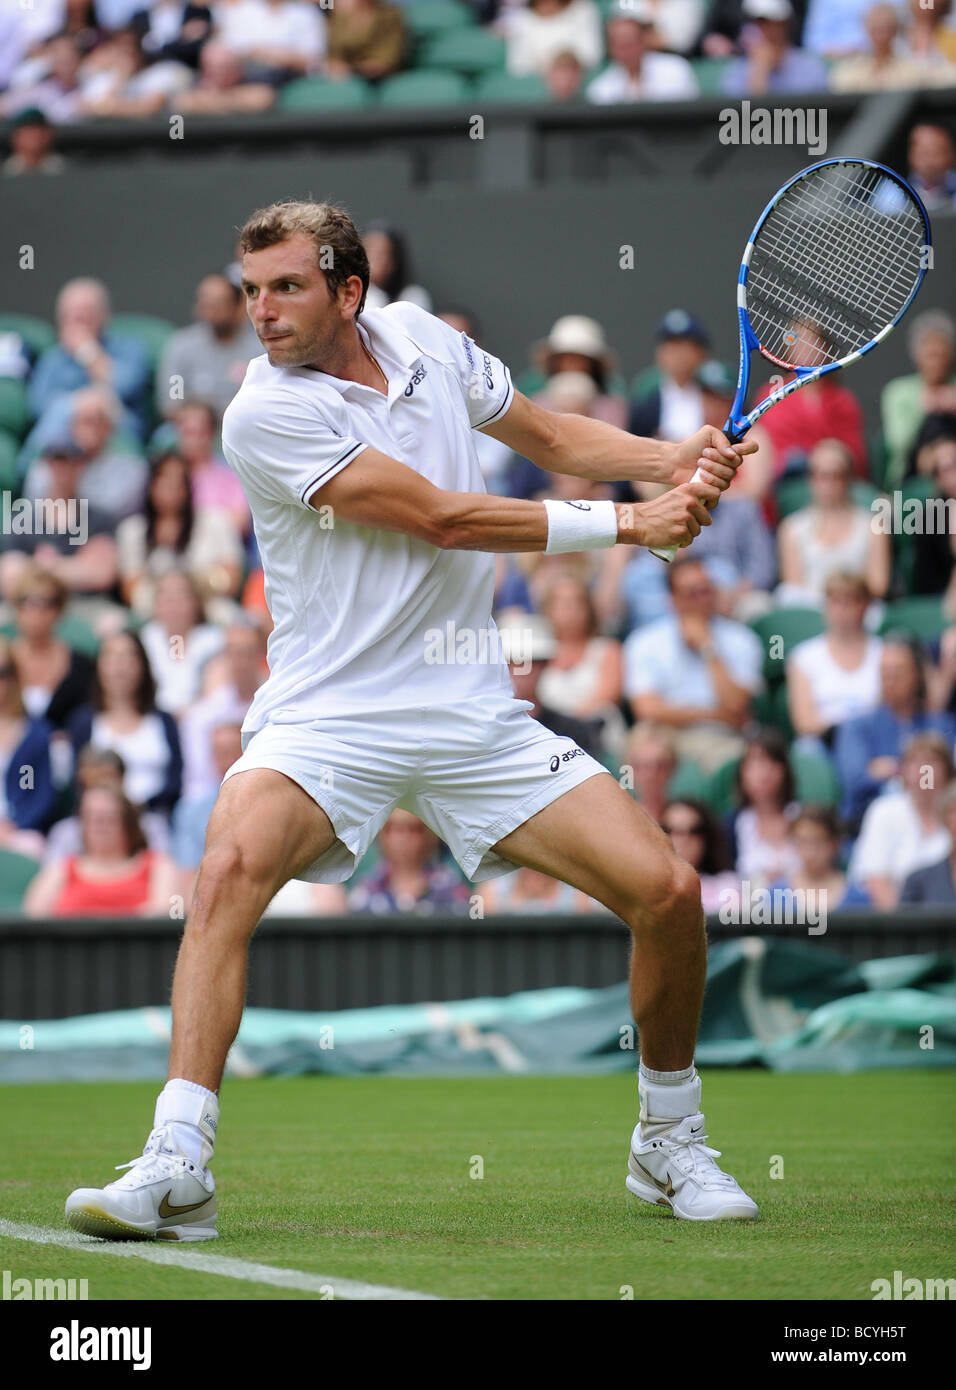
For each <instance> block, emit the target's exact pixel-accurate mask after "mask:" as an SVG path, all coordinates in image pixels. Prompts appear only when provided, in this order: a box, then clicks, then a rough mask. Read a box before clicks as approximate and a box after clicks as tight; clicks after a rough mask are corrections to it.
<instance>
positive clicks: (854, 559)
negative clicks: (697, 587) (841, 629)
mask: <svg viewBox="0 0 956 1390" xmlns="http://www.w3.org/2000/svg"><path fill="white" fill-rule="evenodd" d="M807 473H808V477H809V479H810V503H809V505H808V506H806V507H801V508H800V509H799V510H798V511H795V512H793V513H792V514H791V515H790V516H788V517H786V518H785V519H784V520H783V521H782V522H781V523H780V527H779V530H778V532H777V545H778V547H779V553H780V587H779V588H778V589H777V592H776V594H775V598H776V600H777V602H778V603H783V604H797V605H799V606H804V607H808V608H815V607H817V606H819V604H820V603H821V601H822V599H823V594H824V590H825V588H826V582H827V580H828V579H829V577H830V575H831V574H834V573H836V572H837V571H838V570H843V571H844V572H846V571H849V572H850V573H851V574H862V575H863V577H864V579H865V580H866V584H867V588H868V589H869V591H870V594H871V596H872V597H873V598H883V597H884V595H885V594H886V591H887V589H888V587H889V582H890V538H889V536H888V535H886V534H885V533H883V532H881V531H877V530H875V529H874V527H873V513H872V512H871V510H870V509H869V507H865V506H861V505H860V504H858V503H857V502H855V501H854V500H853V496H852V493H851V491H850V488H851V485H852V482H853V456H852V454H851V453H850V451H849V449H848V448H847V447H846V445H845V444H843V443H842V442H841V441H840V440H839V439H822V440H821V441H820V443H819V444H816V445H814V447H813V449H812V450H811V451H810V461H809V467H808V470H807ZM721 505H723V504H721ZM720 510H721V508H720V507H718V508H717V511H718V513H719V512H720ZM715 519H716V518H715Z"/></svg>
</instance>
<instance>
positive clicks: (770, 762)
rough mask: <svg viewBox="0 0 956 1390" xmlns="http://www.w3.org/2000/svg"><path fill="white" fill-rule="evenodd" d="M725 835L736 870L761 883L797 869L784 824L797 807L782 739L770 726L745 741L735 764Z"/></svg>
mask: <svg viewBox="0 0 956 1390" xmlns="http://www.w3.org/2000/svg"><path fill="white" fill-rule="evenodd" d="M735 790H736V799H737V803H738V806H739V808H740V809H739V810H737V811H736V812H735V813H734V815H733V817H732V818H731V823H730V824H731V835H732V843H733V853H734V860H735V863H736V868H737V874H738V876H739V877H740V878H741V879H747V880H748V881H749V882H750V883H753V884H755V885H756V886H758V887H761V888H767V887H769V886H770V884H771V883H773V882H774V881H775V880H776V879H778V878H786V877H788V875H790V874H792V873H795V872H796V871H797V869H798V868H799V859H798V857H797V854H796V851H795V850H794V848H793V845H792V843H791V839H790V828H791V825H792V824H793V819H794V816H795V815H796V813H797V811H798V810H799V807H798V805H797V802H796V784H795V782H794V778H793V769H792V767H791V766H790V757H789V754H788V751H787V741H786V739H785V738H784V737H783V735H782V734H781V733H779V732H778V730H776V729H763V730H761V732H760V733H758V734H756V735H754V737H753V738H751V739H749V740H748V741H747V747H746V749H745V750H744V754H743V757H742V758H741V759H740V762H739V763H738V764H737V775H736V788H735Z"/></svg>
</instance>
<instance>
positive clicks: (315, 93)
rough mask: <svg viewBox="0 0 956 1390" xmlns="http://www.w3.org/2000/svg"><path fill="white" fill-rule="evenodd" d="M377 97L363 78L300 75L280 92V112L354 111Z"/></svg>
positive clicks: (278, 104)
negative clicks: (335, 79)
mask: <svg viewBox="0 0 956 1390" xmlns="http://www.w3.org/2000/svg"><path fill="white" fill-rule="evenodd" d="M373 100H374V97H373V94H372V89H371V87H370V86H369V85H368V83H367V82H363V81H362V79H361V77H346V78H343V79H342V80H341V81H338V82H332V81H330V80H329V78H327V77H300V78H297V79H296V80H295V81H294V82H289V83H287V84H286V86H285V87H283V88H282V89H281V91H280V92H279V100H278V102H277V103H276V105H277V108H278V110H280V111H353V110H355V109H356V108H357V107H359V106H368V105H370V104H371V102H372V101H373Z"/></svg>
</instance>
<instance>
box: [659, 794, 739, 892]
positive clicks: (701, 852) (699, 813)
mask: <svg viewBox="0 0 956 1390" xmlns="http://www.w3.org/2000/svg"><path fill="white" fill-rule="evenodd" d="M661 829H662V830H663V831H664V833H665V834H666V835H669V836H670V838H671V841H672V843H673V845H674V849H675V850H676V852H677V853H678V854H679V855H680V857H681V858H682V859H686V860H687V862H688V864H690V866H691V868H694V869H696V870H697V873H698V875H699V877H700V895H701V903H702V906H703V909H704V911H705V912H706V913H714V912H717V911H718V910H719V909H720V908H721V907H722V906H723V904H724V903H725V902H726V901H727V898H726V895H727V894H728V893H739V891H740V879H739V877H738V875H737V874H736V873H734V871H733V869H732V868H731V863H730V856H729V854H728V852H727V843H726V840H725V839H724V832H723V830H722V829H721V825H720V822H719V821H718V819H717V817H716V816H715V815H714V813H713V811H712V810H711V808H710V807H709V806H708V805H707V803H706V802H704V801H698V800H697V798H696V797H691V796H682V797H678V798H677V799H676V800H675V801H669V802H668V803H667V805H666V806H665V807H664V814H663V816H662V817H661Z"/></svg>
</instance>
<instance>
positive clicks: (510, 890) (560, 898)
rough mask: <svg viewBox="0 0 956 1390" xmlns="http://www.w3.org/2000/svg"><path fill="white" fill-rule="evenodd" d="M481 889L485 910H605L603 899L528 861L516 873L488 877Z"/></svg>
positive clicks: (563, 912) (561, 912) (558, 913)
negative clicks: (532, 865) (532, 866)
mask: <svg viewBox="0 0 956 1390" xmlns="http://www.w3.org/2000/svg"><path fill="white" fill-rule="evenodd" d="M477 893H478V896H479V897H480V898H481V900H482V908H483V910H484V911H485V912H500V913H505V912H514V913H516V914H518V915H520V916H522V917H526V916H529V915H530V916H536V915H538V914H544V913H553V914H554V915H555V916H561V917H565V916H569V915H571V914H573V913H578V912H594V911H595V910H597V911H598V912H602V911H604V908H603V907H602V905H601V903H599V902H595V900H594V899H593V898H589V897H588V895H587V894H586V893H582V892H580V890H579V889H577V888H572V887H571V885H570V884H569V883H562V882H561V880H560V879H557V878H552V877H551V875H550V874H545V873H542V872H541V870H540V869H531V868H529V867H528V866H527V865H524V866H523V867H522V868H520V869H516V870H515V872H514V873H513V874H502V875H501V876H500V877H499V878H496V879H495V880H494V881H493V882H491V883H489V882H488V881H487V880H486V881H485V882H484V883H482V884H481V885H480V887H479V888H478V889H477Z"/></svg>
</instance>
